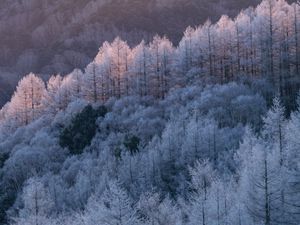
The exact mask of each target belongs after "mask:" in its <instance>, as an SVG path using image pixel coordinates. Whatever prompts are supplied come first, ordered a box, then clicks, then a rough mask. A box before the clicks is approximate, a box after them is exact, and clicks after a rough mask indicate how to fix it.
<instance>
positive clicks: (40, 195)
mask: <svg viewBox="0 0 300 225" xmlns="http://www.w3.org/2000/svg"><path fill="white" fill-rule="evenodd" d="M22 200H23V208H21V209H20V211H19V215H18V217H15V218H12V221H13V224H16V225H21V224H24V225H42V224H43V225H44V224H45V225H52V224H55V223H54V219H51V218H50V215H51V211H52V210H53V207H54V202H53V200H52V199H51V197H50V193H49V191H48V189H47V188H46V187H45V186H44V184H43V183H42V182H41V181H40V180H39V179H35V178H32V179H30V180H29V181H28V182H27V184H26V186H25V188H24V190H23V194H22Z"/></svg>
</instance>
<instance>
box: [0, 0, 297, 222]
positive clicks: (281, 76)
mask: <svg viewBox="0 0 300 225" xmlns="http://www.w3.org/2000/svg"><path fill="white" fill-rule="evenodd" d="M297 16H299V6H297V5H296V4H292V5H289V4H288V3H286V2H284V1H283V0H278V1H277V0H265V1H263V2H262V3H261V5H259V6H258V7H257V8H256V9H252V8H250V9H248V10H245V11H243V12H242V13H241V14H240V15H239V16H238V17H237V18H236V19H235V20H231V19H229V18H228V17H226V16H223V17H222V18H221V19H220V21H219V22H218V23H216V24H211V23H210V22H207V23H206V24H204V25H203V26H200V27H198V28H191V27H190V28H188V29H187V30H186V32H185V34H184V38H183V39H182V41H181V42H180V44H179V46H178V47H174V46H173V45H172V43H171V42H170V41H169V40H168V39H167V38H166V37H159V36H155V37H154V39H153V41H152V42H151V43H149V44H146V43H145V42H144V41H143V42H141V43H140V44H139V45H138V46H136V47H135V48H133V49H132V48H130V47H129V46H128V45H127V43H126V42H125V41H123V40H121V39H120V38H116V39H115V40H114V41H113V42H112V43H108V42H105V43H104V44H103V46H102V47H101V48H100V50H99V54H98V55H97V56H96V58H95V59H94V60H93V62H91V63H90V64H89V65H88V66H87V68H86V69H85V70H84V71H80V70H78V69H75V70H74V71H73V72H72V73H70V74H69V75H67V76H60V75H55V76H52V77H51V78H50V79H49V80H48V82H47V83H46V84H45V83H44V81H42V80H41V79H40V78H39V77H38V76H36V75H34V74H32V73H31V74H29V75H28V76H26V77H25V78H23V79H22V80H21V81H20V82H19V85H18V86H17V88H16V91H15V94H14V96H13V97H12V99H11V101H10V102H8V103H7V104H6V105H5V106H4V107H3V108H2V110H1V112H0V219H1V222H2V223H7V224H16V225H19V224H34V225H41V224H43V225H48V224H51V225H52V224H53V225H54V224H65V225H73V224H75V225H76V224H78V225H79V224H85V225H92V224H93V225H94V224H101V225H110V224H116V225H134V224H137V225H142V224H145V225H146V224H149V225H150V224H151V225H153V224H155V225H171V224H172V225H173V224H174V225H194V224H199V223H201V224H203V225H214V224H216V225H220V224H232V225H234V224H237V225H240V224H246V225H248V224H249V225H250V224H251V225H253V224H255V225H261V224H264V225H277V224H278V225H279V224H291V225H294V224H295V225H297V224H298V221H299V220H300V217H299V215H300V211H299V209H300V207H299V201H300V188H299V187H300V164H299V160H300V158H299V157H300V154H299V146H300V142H299V140H298V136H299V134H300V119H299V118H300V110H299V109H298V110H294V111H293V112H291V111H292V109H293V108H296V107H295V105H296V103H299V102H300V100H299V99H300V98H298V100H297V99H296V97H295V93H296V92H297V87H298V86H297V84H298V83H299V78H298V79H297V77H296V76H298V75H299V71H298V69H299V63H300V62H299V60H297V57H299V54H300V52H299V49H298V30H299V25H298V20H297ZM295 17H296V19H295ZM266 27H268V28H269V29H267V30H266V29H265V28H266ZM254 29H261V30H260V31H261V32H257V31H255V30H254ZM287 39H288V40H287ZM270 40H272V41H270ZM258 43H259V44H258ZM287 56H288V57H287ZM297 82H298V83H297ZM291 99H293V100H291Z"/></svg>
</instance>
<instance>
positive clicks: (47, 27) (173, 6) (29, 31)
mask: <svg viewBox="0 0 300 225" xmlns="http://www.w3.org/2000/svg"><path fill="white" fill-rule="evenodd" d="M258 3H259V0H225V1H224V0H222V1H221V0H210V1H206V0H76V1H75V0H18V1H11V0H1V1H0V33H1V38H0V49H1V51H0V80H1V82H0V93H1V96H0V106H3V104H4V103H5V102H7V101H8V100H9V96H10V95H11V94H12V93H13V91H14V88H15V86H16V85H17V83H18V80H19V79H20V78H21V77H22V76H23V75H24V74H26V73H29V72H35V73H38V74H40V76H42V77H43V79H44V80H47V79H48V78H49V75H52V74H55V73H62V74H65V73H69V72H71V71H72V70H73V69H74V68H81V69H83V68H85V67H86V65H87V64H88V63H89V62H90V61H92V59H93V58H94V57H95V55H96V54H97V50H98V48H99V47H100V45H101V44H102V43H103V42H104V41H112V40H113V39H114V38H115V37H116V36H120V37H121V38H123V39H125V40H126V41H127V42H128V44H129V45H130V46H133V45H136V44H138V43H139V42H140V41H141V40H142V39H144V40H145V41H146V42H147V43H148V42H150V41H151V39H152V37H153V36H154V35H155V34H160V35H167V36H168V37H169V38H170V40H172V41H173V42H174V44H177V43H178V41H179V40H180V39H181V37H182V33H183V31H184V30H185V28H186V27H187V26H188V25H192V26H195V25H198V24H200V23H202V22H205V20H206V19H207V18H211V20H212V21H216V20H217V19H219V17H220V16H221V15H222V14H228V15H230V16H233V17H234V16H236V15H237V14H238V12H239V10H241V9H242V8H246V7H248V6H250V5H253V6H255V5H256V4H258Z"/></svg>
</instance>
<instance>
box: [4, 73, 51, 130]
mask: <svg viewBox="0 0 300 225" xmlns="http://www.w3.org/2000/svg"><path fill="white" fill-rule="evenodd" d="M45 94H46V90H45V84H44V82H43V81H42V80H41V79H40V78H39V77H37V76H36V75H34V74H33V73H30V74H29V75H27V76H26V77H24V78H23V79H22V80H21V81H20V82H19V84H18V86H17V89H16V91H15V93H14V95H13V97H12V99H11V101H10V104H9V110H8V112H7V113H8V115H9V117H11V118H12V119H14V120H16V121H17V122H18V124H19V125H28V124H29V123H30V122H31V121H33V120H35V119H37V118H38V117H39V116H40V115H41V113H42V111H43V104H42V101H43V98H44V96H45Z"/></svg>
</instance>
